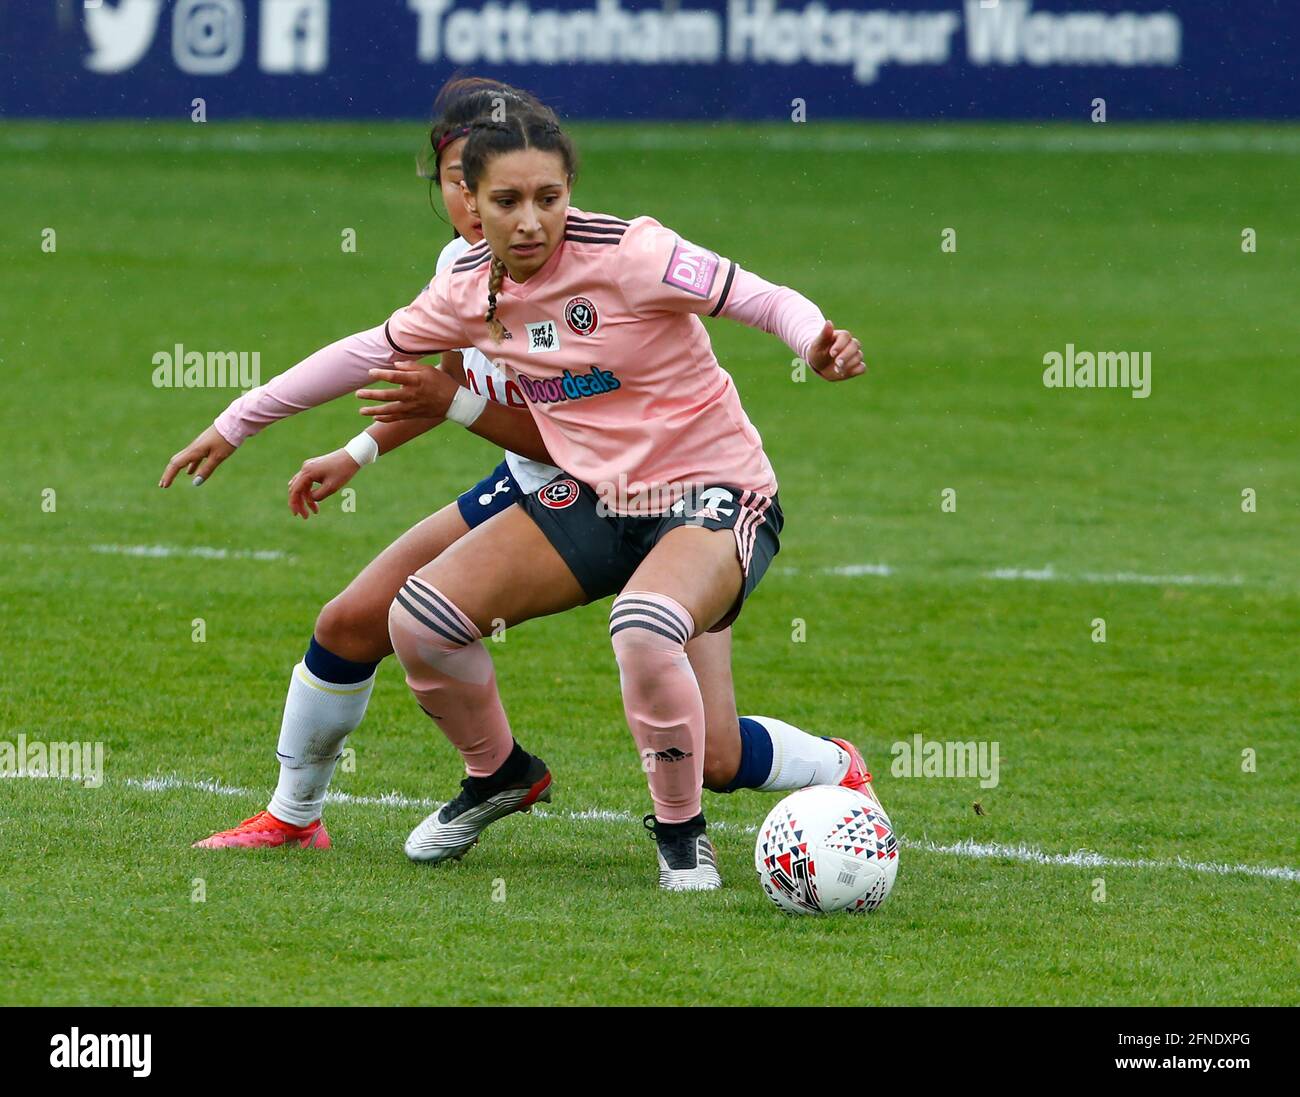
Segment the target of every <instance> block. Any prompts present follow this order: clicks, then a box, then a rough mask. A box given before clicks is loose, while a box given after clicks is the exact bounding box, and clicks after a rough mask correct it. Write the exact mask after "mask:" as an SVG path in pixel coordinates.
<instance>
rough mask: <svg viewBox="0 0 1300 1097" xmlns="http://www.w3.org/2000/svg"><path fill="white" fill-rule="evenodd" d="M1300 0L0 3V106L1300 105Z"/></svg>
mask: <svg viewBox="0 0 1300 1097" xmlns="http://www.w3.org/2000/svg"><path fill="white" fill-rule="evenodd" d="M1297 46H1300V4H1297V3H1296V2H1295V0H1237V2H1232V0H1199V2H1197V0H1076V2H1072V3H1067V2H1063V0H898V2H891V0H865V2H862V0H860V2H858V3H846V2H843V0H721V2H718V0H715V2H712V3H708V2H704V0H662V2H660V3H649V2H646V0H24V2H19V0H0V62H2V67H0V116H8V117H15V116H17V117H157V118H168V117H172V118H181V117H186V116H188V115H189V113H190V110H191V103H192V102H193V100H194V99H196V98H202V99H204V101H205V104H206V106H207V112H208V117H210V118H214V119H215V118H240V117H268V118H270V117H295V118H301V117H321V118H378V117H396V118H411V117H418V116H422V115H424V114H425V113H426V112H427V111H428V108H429V105H430V101H431V99H432V96H433V92H434V90H435V89H436V88H437V87H438V86H439V85H440V84H441V83H442V82H443V81H444V80H445V79H446V78H447V77H448V76H449V75H451V74H452V73H453V72H457V71H464V72H471V73H475V74H483V75H491V76H495V77H498V78H501V79H504V80H507V81H510V82H512V83H518V84H520V85H522V86H524V87H527V88H529V89H530V90H532V91H534V92H536V93H537V94H539V95H540V96H541V97H542V98H543V99H545V100H546V101H548V102H550V103H551V104H552V105H554V106H556V107H557V109H559V110H560V111H561V112H562V113H563V114H564V115H565V116H566V117H570V118H605V119H631V118H646V119H650V118H659V119H686V118H692V119H713V120H717V119H736V118H752V119H762V118H771V119H776V118H787V117H790V116H791V114H792V112H793V111H794V110H798V109H800V108H799V107H798V103H802V104H803V109H804V110H805V111H806V114H807V117H808V119H809V120H812V119H816V118H900V119H913V118H915V119H922V118H924V119H965V118H1009V119H1017V118H1024V119H1086V118H1087V117H1088V115H1089V112H1090V109H1091V107H1090V104H1091V103H1092V102H1093V100H1095V99H1098V98H1101V99H1105V100H1106V104H1107V110H1108V114H1109V118H1110V120H1113V121H1121V120H1148V119H1179V118H1184V119H1192V118H1261V119H1266V118H1296V117H1300V81H1298V80H1297V76H1296V71H1297V66H1296V65H1295V63H1294V59H1295V53H1296V49H1297Z"/></svg>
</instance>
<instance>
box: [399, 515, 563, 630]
mask: <svg viewBox="0 0 1300 1097" xmlns="http://www.w3.org/2000/svg"><path fill="white" fill-rule="evenodd" d="M416 574H418V575H419V576H420V578H421V579H423V580H424V581H425V582H426V583H429V584H430V585H431V586H434V587H436V588H437V589H438V590H439V591H441V592H442V593H443V594H444V595H446V597H447V598H449V599H451V601H452V602H453V603H454V604H455V606H456V607H457V608H458V609H459V610H460V611H461V612H462V613H463V614H465V616H466V617H468V618H469V619H470V620H471V621H473V622H474V624H475V625H476V626H477V627H478V630H479V631H480V632H482V633H483V634H484V635H487V634H488V633H489V632H491V631H492V629H493V628H494V627H495V625H496V624H497V623H498V622H504V624H505V625H506V626H510V625H515V624H518V623H520V622H521V621H528V620H531V619H532V618H534V617H545V616H547V615H549V614H552V613H562V612H563V611H564V610H566V609H573V608H574V607H575V606H580V605H583V604H585V603H586V602H587V601H588V598H587V595H586V594H585V593H584V592H583V589H582V587H581V586H580V585H579V584H578V581H577V579H575V578H574V577H573V572H572V571H570V570H569V567H568V565H567V564H566V563H565V562H564V560H563V559H562V558H561V556H560V554H559V553H558V552H556V551H555V549H554V548H553V547H552V546H551V543H550V541H549V540H547V538H546V535H545V534H544V533H543V532H542V530H541V529H540V528H539V527H538V525H537V523H536V522H534V521H533V520H532V518H530V517H529V516H528V514H527V513H525V511H524V510H523V508H522V507H520V506H511V507H508V508H507V509H505V510H503V511H501V513H500V514H497V515H494V516H493V517H492V518H489V519H488V520H487V521H486V522H484V523H483V524H482V525H481V526H477V527H475V528H474V529H472V530H470V532H469V533H467V534H466V535H465V536H464V537H462V538H460V539H459V540H458V541H456V542H455V544H453V545H451V547H449V548H448V549H447V550H446V551H445V552H443V553H442V554H441V555H440V556H439V557H438V558H437V559H436V560H434V561H432V562H431V563H428V564H425V566H423V567H421V568H420V569H419V571H418V572H416ZM403 579H405V576H404V577H403ZM399 586H400V584H399ZM394 593H396V592H394Z"/></svg>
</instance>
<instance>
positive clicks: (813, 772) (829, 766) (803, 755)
mask: <svg viewBox="0 0 1300 1097" xmlns="http://www.w3.org/2000/svg"><path fill="white" fill-rule="evenodd" d="M746 719H747V720H753V721H754V722H755V723H757V724H759V725H761V726H762V728H763V730H764V731H766V732H767V734H768V735H769V736H770V737H771V739H772V772H771V773H769V774H768V775H767V780H766V781H764V782H763V784H761V785H759V786H758V787H759V788H760V789H762V790H763V791H765V792H767V791H771V790H774V789H796V788H807V787H808V786H809V785H838V784H839V783H840V782H841V781H842V780H844V775H845V774H846V773H848V772H849V761H850V759H849V755H848V751H846V750H844V749H843V748H842V747H840V746H837V745H836V744H835V743H832V742H831V741H830V740H829V739H819V738H818V737H817V736H816V735H809V734H808V733H807V732H806V731H800V730H799V729H798V728H797V727H795V726H794V725H793V724H787V723H786V722H785V721H784V720H777V719H775V718H774V717H771V716H747V717H746Z"/></svg>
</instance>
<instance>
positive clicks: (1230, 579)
mask: <svg viewBox="0 0 1300 1097" xmlns="http://www.w3.org/2000/svg"><path fill="white" fill-rule="evenodd" d="M984 578H985V579H1007V580H1025V581H1029V582H1036V583H1051V582H1056V583H1102V584H1105V585H1123V584H1130V583H1136V584H1139V585H1142V586H1160V587H1164V586H1169V587H1197V586H1203V587H1239V586H1241V585H1242V584H1243V582H1244V580H1243V579H1242V577H1241V576H1240V575H1143V574H1141V573H1140V572H1136V571H1111V572H1096V571H1085V572H1079V573H1076V574H1070V573H1068V572H1058V571H1057V570H1056V569H1055V568H1053V567H1052V565H1051V564H1048V565H1047V566H1046V567H1042V568H995V569H994V570H993V571H986V572H985V573H984Z"/></svg>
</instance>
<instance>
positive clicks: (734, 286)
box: [718, 267, 867, 381]
mask: <svg viewBox="0 0 1300 1097" xmlns="http://www.w3.org/2000/svg"><path fill="white" fill-rule="evenodd" d="M718 315H720V316H727V317H730V318H731V319H732V320H738V321H739V322H740V323H742V324H746V325H748V326H749V327H751V328H758V329H759V330H760V331H765V332H767V333H768V334H769V335H775V336H777V337H778V338H779V339H781V340H783V341H784V342H785V344H786V346H788V347H789V348H790V349H791V350H793V351H794V352H795V353H796V354H797V355H799V357H800V358H802V359H803V360H804V361H805V362H807V363H808V364H809V365H810V366H812V368H813V369H814V370H816V371H817V372H818V373H819V374H821V376H822V377H824V378H826V380H827V381H845V380H847V379H848V378H850V377H857V376H858V374H860V373H863V372H864V371H865V370H866V368H867V367H866V364H865V363H864V362H863V360H862V344H861V343H859V342H858V340H857V339H855V338H854V337H853V333H852V332H850V331H846V330H844V329H842V328H838V329H837V328H836V327H835V326H834V325H833V324H832V323H831V322H830V321H829V320H827V319H826V318H825V317H824V316H823V315H822V313H821V309H819V308H818V307H817V306H816V305H814V304H813V303H812V302H811V301H809V300H808V298H806V297H805V296H803V294H801V293H798V292H796V291H795V290H792V289H790V288H789V287H788V286H778V285H775V284H774V283H772V282H768V281H766V280H765V279H763V278H760V277H759V276H758V275H756V274H751V273H750V272H749V271H747V270H741V269H740V267H735V268H734V275H733V277H732V279H731V288H730V291H729V292H728V294H727V297H726V299H725V300H724V301H723V302H722V306H721V308H720V310H719V313H718Z"/></svg>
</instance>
